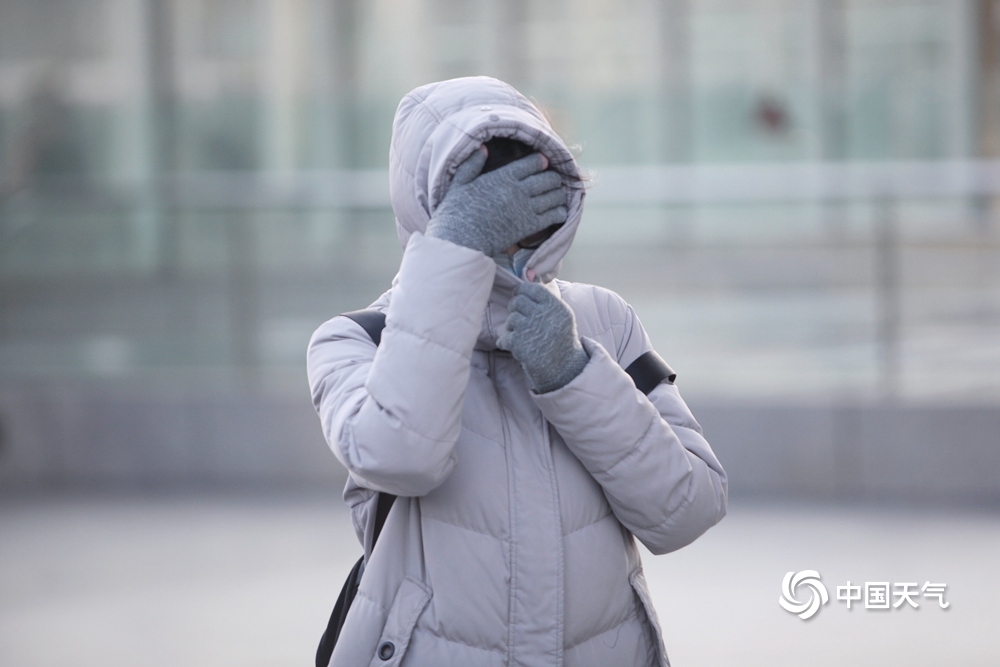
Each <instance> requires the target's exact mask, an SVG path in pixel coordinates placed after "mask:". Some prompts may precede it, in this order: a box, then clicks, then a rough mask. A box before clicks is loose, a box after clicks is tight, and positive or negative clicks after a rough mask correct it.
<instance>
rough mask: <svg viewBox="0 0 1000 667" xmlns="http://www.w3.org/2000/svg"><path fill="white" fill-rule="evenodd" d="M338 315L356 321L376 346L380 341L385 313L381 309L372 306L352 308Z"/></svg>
mask: <svg viewBox="0 0 1000 667" xmlns="http://www.w3.org/2000/svg"><path fill="white" fill-rule="evenodd" d="M340 316H341V317H346V318H348V319H351V320H354V321H355V322H357V323H358V324H359V325H360V326H361V328H362V329H364V330H365V333H367V334H368V337H369V338H371V339H372V342H373V343H375V345H376V346H377V345H378V344H379V343H381V342H382V329H384V328H385V313H383V312H382V311H380V310H375V309H374V308H369V309H367V310H352V311H351V312H349V313H341V314H340Z"/></svg>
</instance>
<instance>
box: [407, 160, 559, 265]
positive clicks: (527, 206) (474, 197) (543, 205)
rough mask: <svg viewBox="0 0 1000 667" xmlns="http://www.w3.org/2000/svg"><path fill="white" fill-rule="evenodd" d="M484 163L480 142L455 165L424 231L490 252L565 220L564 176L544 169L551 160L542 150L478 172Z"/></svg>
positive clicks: (497, 252)
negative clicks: (463, 160)
mask: <svg viewBox="0 0 1000 667" xmlns="http://www.w3.org/2000/svg"><path fill="white" fill-rule="evenodd" d="M485 163H486V148H485V147H482V148H480V150H477V151H476V152H474V153H473V154H472V156H471V157H469V158H468V159H467V160H466V161H465V162H463V163H462V164H461V165H459V167H458V170H457V171H456V172H455V177H454V178H453V179H452V181H451V186H450V187H449V188H448V192H447V193H446V194H445V196H444V199H443V200H442V201H441V203H440V204H438V207H437V209H435V211H434V213H433V215H432V216H431V219H430V222H428V223H427V232H426V235H427V236H434V237H437V238H440V239H445V240H446V241H451V242H452V243H457V244H458V245H462V246H465V247H466V248H472V249H474V250H479V251H480V252H483V253H485V254H486V255H487V256H489V257H494V256H496V255H498V254H500V253H502V252H504V251H505V250H506V249H507V248H509V247H511V246H512V245H514V244H515V243H517V242H518V241H519V240H521V239H523V238H525V237H528V236H531V235H532V234H535V233H536V232H539V231H541V230H543V229H545V228H546V227H549V226H551V225H558V224H561V223H564V222H566V217H567V215H568V212H567V210H566V194H565V192H564V191H563V189H562V177H561V176H559V174H557V173H556V172H554V171H545V170H546V169H547V168H548V164H549V163H548V160H547V159H546V158H545V156H544V155H542V154H541V153H532V154H531V155H527V156H525V157H523V158H521V159H520V160H516V161H514V162H511V163H510V164H508V165H505V166H503V167H500V168H499V169H495V170H493V171H490V172H487V173H485V174H480V172H481V171H482V169H483V165H484V164H485Z"/></svg>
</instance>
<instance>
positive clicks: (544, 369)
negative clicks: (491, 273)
mask: <svg viewBox="0 0 1000 667" xmlns="http://www.w3.org/2000/svg"><path fill="white" fill-rule="evenodd" d="M507 309H508V311H509V314H508V315H507V332H506V333H505V334H503V335H502V336H501V337H500V340H498V341H497V346H498V347H500V348H501V349H504V350H509V351H510V353H511V354H512V355H514V358H515V359H517V360H518V361H519V362H521V366H522V367H524V371H525V372H526V373H527V374H528V377H529V378H530V379H531V383H532V384H533V385H534V388H535V391H536V392H538V393H539V394H545V393H547V392H550V391H555V390H556V389H561V388H562V387H564V386H566V385H567V384H568V383H569V382H570V381H571V380H572V379H573V378H575V377H576V376H577V375H579V374H580V373H581V372H582V371H583V368H584V366H586V365H587V362H588V361H589V360H590V355H588V354H587V351H586V350H584V349H583V345H582V344H581V343H580V336H579V335H578V334H577V332H576V318H574V317H573V311H572V310H570V309H569V306H567V305H566V303H565V302H564V301H563V300H562V299H560V298H559V297H558V296H556V295H555V294H553V293H552V292H550V291H549V290H548V289H547V288H546V287H545V286H544V285H541V284H538V283H522V284H520V285H518V286H517V287H516V288H515V290H514V298H512V299H511V300H510V304H509V305H508V307H507Z"/></svg>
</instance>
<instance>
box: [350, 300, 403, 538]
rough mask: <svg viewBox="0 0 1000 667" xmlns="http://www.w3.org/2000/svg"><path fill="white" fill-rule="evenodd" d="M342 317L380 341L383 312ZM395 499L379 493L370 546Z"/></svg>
mask: <svg viewBox="0 0 1000 667" xmlns="http://www.w3.org/2000/svg"><path fill="white" fill-rule="evenodd" d="M341 316H342V317H346V318H348V319H351V320H354V321H355V322H357V323H358V324H359V325H360V326H361V328H362V329H364V330H365V333H367V334H368V337H369V338H371V339H372V342H373V343H375V345H376V347H377V346H378V345H379V343H381V342H382V329H384V328H385V313H383V312H382V311H379V310H375V309H374V308H369V309H367V310H352V311H351V312H349V313H341ZM395 500H396V496H394V495H392V494H391V493H379V494H378V501H377V505H376V508H375V530H374V532H373V533H372V548H373V549H374V548H375V542H376V541H378V536H379V533H381V532H382V526H384V525H385V520H386V517H388V516H389V510H390V509H392V503H393V502H394V501H395Z"/></svg>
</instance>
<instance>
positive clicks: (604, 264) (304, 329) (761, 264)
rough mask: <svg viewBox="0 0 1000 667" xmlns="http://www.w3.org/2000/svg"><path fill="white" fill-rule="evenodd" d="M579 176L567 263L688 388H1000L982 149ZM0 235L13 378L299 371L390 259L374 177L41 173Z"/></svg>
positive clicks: (949, 393)
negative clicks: (616, 298) (643, 334)
mask: <svg viewBox="0 0 1000 667" xmlns="http://www.w3.org/2000/svg"><path fill="white" fill-rule="evenodd" d="M591 171H592V181H593V183H592V187H591V188H590V191H589V193H588V203H587V212H586V214H585V218H584V223H583V225H582V226H581V229H580V233H579V235H578V238H577V243H576V244H575V246H574V249H573V250H572V252H571V253H570V255H569V256H568V257H567V259H566V262H565V268H564V272H563V276H564V277H566V278H568V279H574V280H583V281H587V282H594V283H598V284H602V285H606V286H608V287H610V288H612V289H615V290H616V291H618V292H619V293H621V294H622V295H623V296H625V297H626V298H627V299H628V300H629V301H630V302H631V303H633V305H635V307H636V310H637V312H638V313H639V315H640V317H641V318H642V320H643V322H644V324H645V325H646V327H647V329H648V330H649V333H650V336H651V338H652V339H653V342H654V344H655V345H656V346H657V348H658V349H659V350H660V351H661V353H662V354H663V355H664V356H665V357H667V358H668V359H669V360H670V361H671V363H672V364H673V365H674V366H675V367H677V369H678V370H679V372H680V375H681V384H682V386H683V387H684V388H685V391H687V392H695V393H699V394H705V395H725V396H736V397H744V398H774V397H782V398H785V399H793V400H830V399H837V400H840V399H843V400H863V401H867V400H881V399H893V400H897V399H898V400H909V399H913V400H925V399H927V400H949V401H958V402H964V403H968V402H989V403H994V402H997V401H1000V379H998V378H1000V246H998V236H1000V234H998V230H997V226H998V220H997V213H998V206H997V202H998V201H1000V162H995V161H992V162H991V161H954V162H905V163H904V162H897V163H893V162H881V163H841V164H831V163H824V164H817V163H809V164H794V163H780V164H766V165H763V164H755V165H710V166H708V165H706V166H634V167H606V168H595V169H593V170H591ZM0 234H2V239H3V241H2V245H0V287H2V295H3V306H2V309H0V370H2V374H3V375H4V376H5V377H7V378H45V377H59V376H62V375H67V374H68V375H81V376H94V375H96V376H108V377H120V376H132V375H149V376H152V377H158V378H164V377H178V378H182V379H183V378H191V377H202V376H206V375H210V376H212V377H219V378H223V379H225V378H235V377H244V376H245V375H246V374H247V373H251V374H253V375H255V376H257V377H260V378H263V379H264V380H265V381H267V382H271V381H278V380H276V378H279V379H280V378H282V377H287V378H289V382H301V377H302V375H301V374H302V369H303V365H304V358H303V351H304V347H305V344H306V341H307V340H308V336H309V334H310V333H311V331H312V330H313V329H314V328H315V327H316V326H317V325H318V324H319V323H320V322H321V321H322V320H323V319H325V318H327V317H330V316H332V315H335V314H336V313H337V312H341V311H345V310H350V309H354V308H359V307H363V306H365V305H366V304H367V303H369V302H370V301H372V300H373V299H374V298H375V297H377V296H378V294H379V293H380V292H381V291H382V290H384V289H385V288H387V287H388V285H389V282H390V280H391V278H392V276H393V274H394V272H395V269H396V267H397V266H398V262H399V257H400V254H401V253H400V249H399V244H398V241H397V240H396V237H395V229H394V225H393V218H392V212H391V209H390V207H389V199H388V176H387V174H386V172H384V171H377V170H375V171H322V172H297V173H291V174H267V173H260V172H247V173H234V172H224V173H223V172H210V173H209V172H206V173H189V174H181V175H178V176H175V177H171V178H164V179H161V180H158V181H156V182H152V183H120V184H113V183H107V182H96V181H85V180H79V179H62V180H58V179H48V180H46V181H44V182H40V183H39V184H38V185H37V186H36V187H33V188H31V189H27V190H22V191H20V192H18V193H15V194H14V195H12V196H9V197H8V198H7V199H6V200H5V201H4V202H3V203H2V205H0ZM185 381H186V380H185Z"/></svg>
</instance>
